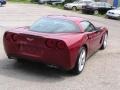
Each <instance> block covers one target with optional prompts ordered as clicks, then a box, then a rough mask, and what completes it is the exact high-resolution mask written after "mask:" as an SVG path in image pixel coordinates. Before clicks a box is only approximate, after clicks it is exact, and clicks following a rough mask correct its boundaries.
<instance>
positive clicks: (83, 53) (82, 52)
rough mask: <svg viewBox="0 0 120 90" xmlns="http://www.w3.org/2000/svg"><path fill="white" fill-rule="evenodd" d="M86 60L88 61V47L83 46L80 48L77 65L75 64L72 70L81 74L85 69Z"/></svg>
mask: <svg viewBox="0 0 120 90" xmlns="http://www.w3.org/2000/svg"><path fill="white" fill-rule="evenodd" d="M85 61H86V48H85V47H82V48H81V49H80V52H79V55H78V58H77V62H76V65H75V67H74V68H73V70H72V72H73V73H74V74H75V75H77V74H80V73H81V72H82V71H83V69H84V66H85Z"/></svg>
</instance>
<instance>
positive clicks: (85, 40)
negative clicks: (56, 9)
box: [3, 16, 107, 70]
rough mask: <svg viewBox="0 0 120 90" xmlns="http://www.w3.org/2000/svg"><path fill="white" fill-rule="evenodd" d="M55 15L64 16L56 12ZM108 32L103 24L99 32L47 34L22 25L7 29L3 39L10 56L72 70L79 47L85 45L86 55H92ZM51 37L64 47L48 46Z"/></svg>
mask: <svg viewBox="0 0 120 90" xmlns="http://www.w3.org/2000/svg"><path fill="white" fill-rule="evenodd" d="M55 18H63V17H62V16H56V17H55ZM67 19H69V20H73V21H74V22H75V23H76V24H77V23H78V22H80V21H81V20H83V19H80V18H78V17H72V18H71V17H69V18H67ZM77 25H78V24H77ZM80 28H81V26H80ZM81 29H82V28H81ZM81 32H83V30H82V31H81ZM105 32H107V29H105V28H101V31H100V32H98V33H96V32H94V33H91V32H84V33H57V34H50V33H49V34H48V33H38V32H32V31H29V27H20V28H16V29H14V30H10V31H7V32H6V33H5V35H4V38H3V42H4V48H5V51H6V54H7V55H8V57H14V58H27V59H31V60H34V61H39V62H43V63H46V64H52V65H56V66H58V67H61V68H64V69H66V70H70V69H72V68H73V67H74V66H75V63H76V60H77V56H78V52H79V49H80V47H81V46H86V48H87V57H89V56H90V55H92V54H93V53H94V52H95V51H96V50H98V49H99V48H100V47H101V44H102V41H103V35H104V33H105ZM48 40H51V41H53V42H55V43H57V42H61V43H62V44H63V48H58V47H57V46H56V44H55V46H54V47H52V48H49V47H48V46H47V45H46V41H48Z"/></svg>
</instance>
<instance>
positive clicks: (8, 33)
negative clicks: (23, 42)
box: [4, 32, 18, 41]
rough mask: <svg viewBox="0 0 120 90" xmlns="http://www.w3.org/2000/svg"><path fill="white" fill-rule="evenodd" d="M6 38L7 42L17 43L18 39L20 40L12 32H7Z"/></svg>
mask: <svg viewBox="0 0 120 90" xmlns="http://www.w3.org/2000/svg"><path fill="white" fill-rule="evenodd" d="M4 37H5V39H6V40H9V41H17V39H18V35H17V34H13V33H11V32H6V33H5V35H4Z"/></svg>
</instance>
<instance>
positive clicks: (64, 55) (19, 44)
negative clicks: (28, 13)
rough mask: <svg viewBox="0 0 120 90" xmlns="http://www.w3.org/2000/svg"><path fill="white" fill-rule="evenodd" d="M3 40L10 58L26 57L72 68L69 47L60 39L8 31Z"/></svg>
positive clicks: (67, 68)
mask: <svg viewBox="0 0 120 90" xmlns="http://www.w3.org/2000/svg"><path fill="white" fill-rule="evenodd" d="M3 41H4V48H5V52H6V54H7V56H8V58H11V59H14V58H15V59H17V58H25V59H28V60H33V61H38V62H42V63H45V64H52V65H55V66H58V67H60V68H63V69H66V70H69V69H71V68H72V65H71V60H70V52H69V49H68V47H67V45H66V43H65V42H64V41H62V40H60V39H52V38H46V37H43V36H35V35H29V34H22V33H14V32H6V33H5V34H4V40H3Z"/></svg>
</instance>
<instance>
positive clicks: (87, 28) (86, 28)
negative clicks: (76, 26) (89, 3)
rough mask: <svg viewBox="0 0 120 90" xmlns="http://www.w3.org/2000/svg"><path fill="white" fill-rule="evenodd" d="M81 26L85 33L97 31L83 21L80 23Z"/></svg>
mask: <svg viewBox="0 0 120 90" xmlns="http://www.w3.org/2000/svg"><path fill="white" fill-rule="evenodd" d="M80 25H81V26H82V28H83V30H84V31H85V32H93V31H95V27H94V26H93V25H92V24H91V23H90V22H88V21H83V22H81V23H80Z"/></svg>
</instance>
